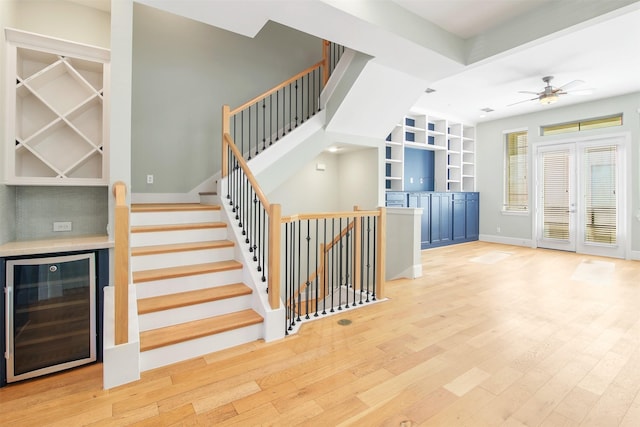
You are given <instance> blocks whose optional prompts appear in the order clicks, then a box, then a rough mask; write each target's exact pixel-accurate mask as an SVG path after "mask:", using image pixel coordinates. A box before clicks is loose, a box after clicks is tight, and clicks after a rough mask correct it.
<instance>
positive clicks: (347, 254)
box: [344, 218, 353, 308]
mask: <svg viewBox="0 0 640 427" xmlns="http://www.w3.org/2000/svg"><path fill="white" fill-rule="evenodd" d="M349 220H350V218H347V226H346V228H345V230H347V234H345V236H344V237H345V238H344V240H345V246H346V248H345V257H344V263H345V268H344V285H345V288H344V293H345V296H346V299H347V300H346V305H345V308H349V280H351V278H352V277H353V276H352V275H351V274H349V272H350V270H349V261H350V260H351V251H349V248H350V247H351V246H352V245H351V246H350V245H349V239H351V235H352V232H351V231H349Z"/></svg>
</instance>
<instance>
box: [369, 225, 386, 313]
mask: <svg viewBox="0 0 640 427" xmlns="http://www.w3.org/2000/svg"><path fill="white" fill-rule="evenodd" d="M377 233H378V217H375V218H374V220H373V253H374V255H373V270H372V272H371V276H373V283H372V286H371V288H372V292H371V301H375V300H376V285H377V281H376V263H377V262H378V260H377V259H376V258H377V254H378V251H377V248H376V245H377V240H378V239H377V238H376V235H377ZM383 280H384V278H383Z"/></svg>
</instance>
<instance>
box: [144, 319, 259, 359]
mask: <svg viewBox="0 0 640 427" xmlns="http://www.w3.org/2000/svg"><path fill="white" fill-rule="evenodd" d="M262 321H263V319H262V317H261V316H260V315H259V314H258V313H256V312H255V311H253V310H251V309H248V310H242V311H238V312H235V313H230V314H223V315H220V316H215V317H209V318H206V319H200V320H194V321H192V322H186V323H180V324H178V325H174V326H167V327H164V328H159V329H153V330H150V331H144V332H141V333H140V351H148V350H153V349H155V348H159V347H164V346H168V345H172V344H177V343H180V342H183V341H189V340H192V339H196V338H202V337H205V336H209V335H214V334H219V333H221V332H226V331H230V330H233V329H238V328H242V327H245V326H251V325H255V324H258V323H261V322H262Z"/></svg>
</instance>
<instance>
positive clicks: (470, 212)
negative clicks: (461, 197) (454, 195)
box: [465, 193, 480, 241]
mask: <svg viewBox="0 0 640 427" xmlns="http://www.w3.org/2000/svg"><path fill="white" fill-rule="evenodd" d="M465 231H466V239H467V240H469V241H470V240H478V237H479V236H480V203H479V194H478V193H466V198H465Z"/></svg>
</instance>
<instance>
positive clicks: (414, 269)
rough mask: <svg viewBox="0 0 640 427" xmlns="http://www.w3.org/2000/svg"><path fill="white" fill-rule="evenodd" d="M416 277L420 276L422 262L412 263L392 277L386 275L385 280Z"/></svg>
mask: <svg viewBox="0 0 640 427" xmlns="http://www.w3.org/2000/svg"><path fill="white" fill-rule="evenodd" d="M418 277H422V264H416V265H412V266H410V267H409V268H407V269H405V270H404V271H401V272H400V273H398V274H396V275H395V276H394V277H387V279H386V280H395V279H417V278H418Z"/></svg>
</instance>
